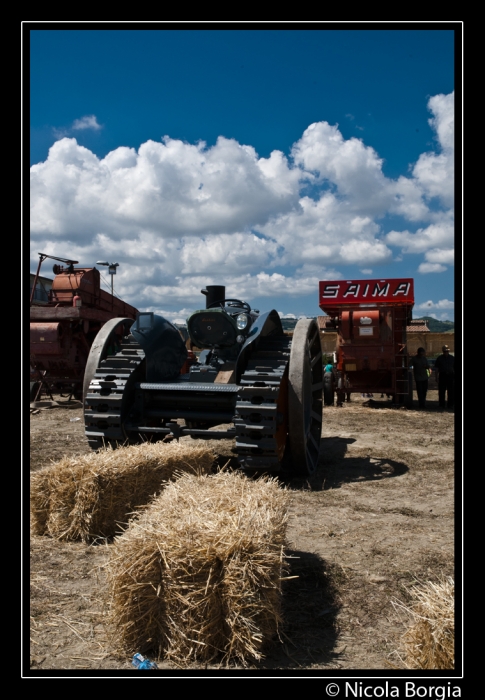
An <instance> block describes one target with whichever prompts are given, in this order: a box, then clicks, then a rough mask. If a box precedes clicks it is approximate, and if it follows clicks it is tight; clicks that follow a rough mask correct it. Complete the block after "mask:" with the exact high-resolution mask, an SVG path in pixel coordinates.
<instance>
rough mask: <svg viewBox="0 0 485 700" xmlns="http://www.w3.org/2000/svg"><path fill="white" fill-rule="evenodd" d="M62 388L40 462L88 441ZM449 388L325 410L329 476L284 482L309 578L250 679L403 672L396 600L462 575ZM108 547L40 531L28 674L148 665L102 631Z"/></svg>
mask: <svg viewBox="0 0 485 700" xmlns="http://www.w3.org/2000/svg"><path fill="white" fill-rule="evenodd" d="M54 398H55V399H57V401H58V403H59V406H55V407H52V408H40V409H36V410H34V411H33V410H32V408H31V414H30V470H31V471H35V470H38V469H42V468H43V467H45V466H46V465H49V464H50V463H51V462H52V461H56V460H58V459H59V458H61V457H62V456H63V455H75V454H82V453H88V452H89V451H90V449H89V447H88V445H87V441H86V439H85V437H84V428H83V420H82V408H81V405H80V404H79V403H76V402H69V401H67V399H65V398H62V397H56V396H54ZM437 398H438V397H437V392H436V391H431V392H429V394H428V404H427V409H426V410H424V411H418V410H417V409H416V406H417V402H415V408H414V409H412V410H409V409H405V408H399V409H398V408H393V407H391V405H390V404H389V402H388V401H387V400H385V399H375V400H372V401H371V402H370V403H369V400H368V399H366V398H362V397H361V396H353V397H352V401H351V402H350V403H347V404H345V405H344V406H343V407H341V408H339V407H336V406H335V407H333V406H331V407H327V406H326V407H325V408H324V422H323V433H322V436H323V438H322V445H321V457H320V464H319V468H318V470H317V472H316V473H315V474H314V475H313V477H312V478H311V479H308V480H305V479H291V480H286V481H285V482H284V483H285V485H286V486H287V487H288V488H289V489H290V490H291V495H292V501H291V503H292V504H291V510H290V521H289V529H288V539H289V549H288V555H289V556H291V559H290V564H291V572H290V573H291V575H292V576H296V577H298V578H293V579H291V580H289V581H286V582H285V584H284V585H285V587H284V595H283V612H284V627H283V629H282V634H281V639H280V640H275V642H274V644H273V645H272V647H271V648H269V649H268V652H267V655H266V657H265V658H264V660H263V661H261V662H259V663H253V664H250V665H249V667H248V668H247V669H244V670H243V669H240V670H241V674H242V675H243V674H251V672H254V673H255V675H268V676H273V675H287V676H292V675H298V676H301V675H305V674H308V675H315V674H316V675H320V672H321V675H322V676H323V675H325V676H328V675H336V674H339V673H341V672H342V671H346V670H350V669H353V670H356V669H368V670H377V671H379V673H380V674H382V675H385V674H386V673H387V672H389V671H391V673H393V669H396V668H403V665H402V662H401V661H400V658H399V656H398V653H397V652H398V651H399V646H400V639H401V637H402V635H403V633H404V632H405V630H406V628H407V626H408V625H409V622H410V618H409V616H407V615H406V614H405V613H404V612H403V611H402V610H401V611H399V608H396V607H395V606H394V605H393V601H394V602H396V601H400V602H403V603H409V601H410V594H409V587H410V586H411V585H412V584H413V583H415V582H416V581H421V582H426V581H437V580H439V579H440V577H442V576H454V565H455V562H454V546H455V541H454V532H455V529H454V524H455V515H454V500H455V493H454V490H455V450H454V413H453V412H449V411H444V412H440V411H439V410H438V401H437ZM183 439H184V440H190V438H183ZM191 442H192V441H191ZM192 444H194V443H193V442H192ZM211 446H212V447H213V448H214V449H215V451H216V452H217V454H218V455H219V461H220V462H221V463H224V462H227V460H229V459H231V457H232V458H233V454H232V452H231V448H232V446H233V445H232V443H231V442H230V441H211ZM457 466H458V468H460V469H461V465H457ZM109 546H110V545H109V543H106V542H105V543H101V544H97V545H91V546H87V545H85V544H82V543H72V542H71V543H65V542H58V541H55V540H52V539H50V538H49V537H38V536H31V537H30V587H31V588H30V667H29V669H28V670H27V669H24V672H25V674H26V675H34V676H35V675H39V676H44V675H57V676H59V675H63V674H65V675H73V674H74V675H76V674H79V676H82V677H84V676H86V675H87V676H89V675H90V674H92V675H96V676H107V677H109V676H110V675H117V674H118V673H119V672H120V671H123V670H125V671H127V672H130V670H131V671H132V672H133V673H135V674H136V673H140V672H136V671H134V669H133V667H132V666H131V658H128V657H126V658H125V657H124V658H119V657H118V656H116V655H115V654H113V653H112V651H111V650H110V647H109V642H108V636H107V630H106V629H105V627H104V619H105V602H104V585H105V581H104V571H103V564H104V563H105V562H106V560H107V556H108V551H109ZM25 578H26V577H25ZM27 663H28V662H27ZM158 666H159V668H161V669H166V670H167V672H169V673H170V672H171V670H173V671H174V672H178V673H179V674H182V675H184V674H186V675H187V676H190V675H194V674H195V675H197V674H199V673H201V672H202V674H207V673H209V674H210V673H211V672H212V671H214V673H216V675H217V674H218V673H220V671H218V670H217V667H216V666H209V667H208V668H205V667H204V668H202V667H200V666H194V665H193V666H190V667H189V668H188V669H184V670H181V669H180V668H179V667H177V666H175V665H174V664H172V663H169V662H166V661H164V660H163V659H162V660H159V661H158ZM237 668H238V667H236V666H234V667H233V669H234V670H237ZM50 671H52V673H50ZM112 672H113V673H112ZM234 672H235V671H233V673H234Z"/></svg>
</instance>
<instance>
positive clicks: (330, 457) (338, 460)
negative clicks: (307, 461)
mask: <svg viewBox="0 0 485 700" xmlns="http://www.w3.org/2000/svg"><path fill="white" fill-rule="evenodd" d="M353 442H355V438H340V437H328V438H322V441H321V443H320V459H319V464H318V467H317V469H316V471H315V472H314V474H312V475H311V476H308V477H295V476H293V475H292V474H291V473H285V474H282V475H281V481H282V482H283V483H284V484H285V486H286V487H287V488H289V489H290V490H292V491H301V490H302V489H306V490H311V491H323V490H326V489H335V488H340V487H341V486H342V485H343V484H347V483H352V482H356V481H378V480H381V479H388V478H390V477H394V476H401V475H402V474H405V473H406V472H407V471H408V467H407V465H406V464H404V463H403V462H397V461H396V460H392V459H378V458H376V457H371V456H366V457H346V454H347V447H348V445H350V444H352V443H353Z"/></svg>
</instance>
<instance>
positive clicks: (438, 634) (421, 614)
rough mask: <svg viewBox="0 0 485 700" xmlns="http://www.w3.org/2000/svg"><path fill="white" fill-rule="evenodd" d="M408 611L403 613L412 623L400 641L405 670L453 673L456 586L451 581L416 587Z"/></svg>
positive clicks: (401, 606) (404, 608)
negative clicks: (410, 618)
mask: <svg viewBox="0 0 485 700" xmlns="http://www.w3.org/2000/svg"><path fill="white" fill-rule="evenodd" d="M410 593H411V596H412V597H413V599H414V603H413V604H412V605H411V607H407V606H405V605H404V604H403V603H396V602H394V606H395V607H397V608H400V609H403V610H405V611H406V612H407V613H408V614H410V615H411V617H412V623H411V624H410V626H409V627H408V629H407V631H406V632H405V634H404V635H403V637H402V640H401V646H402V654H401V660H402V662H403V663H404V666H405V667H406V668H414V669H416V668H421V669H429V670H431V669H453V668H454V667H455V642H454V631H455V622H454V619H455V584H454V581H453V579H452V578H445V579H443V580H442V581H440V582H439V583H432V582H428V583H426V584H417V585H415V586H413V587H412V588H411V590H410Z"/></svg>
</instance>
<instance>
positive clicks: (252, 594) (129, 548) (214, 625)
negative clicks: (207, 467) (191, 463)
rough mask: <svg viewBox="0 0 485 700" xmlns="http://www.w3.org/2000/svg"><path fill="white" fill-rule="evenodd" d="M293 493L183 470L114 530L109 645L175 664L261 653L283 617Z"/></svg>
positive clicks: (272, 484) (263, 482) (267, 483)
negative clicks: (119, 531)
mask: <svg viewBox="0 0 485 700" xmlns="http://www.w3.org/2000/svg"><path fill="white" fill-rule="evenodd" d="M288 502H289V494H288V491H286V490H285V489H283V488H282V487H281V486H279V485H278V482H277V481H276V480H275V479H268V478H264V479H258V480H257V481H254V480H250V479H248V478H247V476H245V475H243V474H240V473H230V472H224V471H223V472H220V473H218V474H215V475H204V476H192V475H189V474H186V475H183V476H182V477H181V478H180V479H179V480H178V481H177V482H174V483H172V484H170V485H169V486H168V487H167V489H165V491H163V492H162V493H161V494H160V496H159V497H158V498H157V499H155V500H154V501H153V502H152V503H151V504H150V506H149V507H148V508H147V509H146V510H145V511H144V512H143V513H141V514H140V515H139V516H138V517H137V518H136V519H134V520H132V522H131V523H130V526H129V527H128V529H127V530H126V531H125V532H124V533H123V535H121V536H120V537H117V538H116V539H115V541H114V542H113V544H112V545H111V547H110V558H109V561H108V565H107V575H108V589H109V616H108V617H109V622H110V628H111V642H112V645H113V647H114V648H115V649H117V650H118V651H119V652H121V653H124V652H130V653H132V652H135V651H140V652H141V653H145V652H148V651H150V652H151V654H155V655H158V657H159V658H160V657H165V658H168V659H171V660H173V661H175V662H177V663H179V664H187V663H190V662H193V661H198V662H206V663H207V662H210V661H214V660H216V659H218V660H220V661H221V662H223V663H227V662H228V661H229V660H231V659H239V660H240V661H242V662H243V663H246V662H247V660H248V659H253V660H254V659H260V658H261V657H262V655H263V650H264V648H265V647H266V646H267V645H268V644H269V642H270V641H271V640H272V638H273V637H274V635H275V634H277V633H278V629H279V626H280V624H281V581H282V576H283V573H284V572H285V570H286V566H285V560H284V546H285V537H286V527H287V519H288Z"/></svg>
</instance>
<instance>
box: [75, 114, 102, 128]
mask: <svg viewBox="0 0 485 700" xmlns="http://www.w3.org/2000/svg"><path fill="white" fill-rule="evenodd" d="M71 129H73V130H74V131H82V130H83V129H94V131H99V129H101V124H98V120H97V118H96V117H95V115H94V114H89V115H87V116H85V117H81V119H75V120H74V122H73V124H72V127H71Z"/></svg>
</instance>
